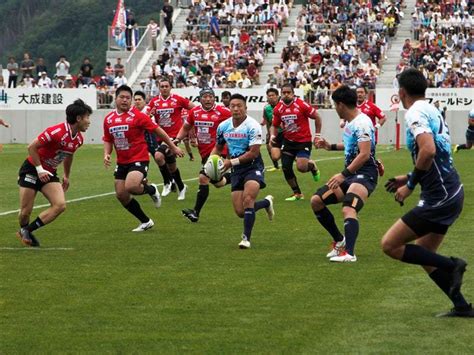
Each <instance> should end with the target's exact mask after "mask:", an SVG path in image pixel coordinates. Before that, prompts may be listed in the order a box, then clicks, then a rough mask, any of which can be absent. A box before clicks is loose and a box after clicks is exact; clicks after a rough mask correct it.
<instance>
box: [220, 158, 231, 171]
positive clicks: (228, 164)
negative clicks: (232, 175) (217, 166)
mask: <svg viewBox="0 0 474 355" xmlns="http://www.w3.org/2000/svg"><path fill="white" fill-rule="evenodd" d="M230 168H232V163H231V162H230V159H224V165H223V167H222V171H227V170H229V169H230Z"/></svg>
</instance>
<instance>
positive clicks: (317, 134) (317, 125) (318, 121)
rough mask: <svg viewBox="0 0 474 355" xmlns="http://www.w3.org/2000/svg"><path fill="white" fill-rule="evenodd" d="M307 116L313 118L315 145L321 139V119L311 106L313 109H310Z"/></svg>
mask: <svg viewBox="0 0 474 355" xmlns="http://www.w3.org/2000/svg"><path fill="white" fill-rule="evenodd" d="M309 117H310V118H311V119H313V120H314V132H315V135H314V144H315V145H316V144H317V143H318V142H319V141H320V140H321V126H322V120H321V116H320V115H319V113H318V111H317V110H316V109H315V108H313V111H311V113H310V115H309Z"/></svg>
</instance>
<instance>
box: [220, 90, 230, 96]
mask: <svg viewBox="0 0 474 355" xmlns="http://www.w3.org/2000/svg"><path fill="white" fill-rule="evenodd" d="M224 96H229V97H230V96H232V94H231V93H230V91H222V93H221V97H224Z"/></svg>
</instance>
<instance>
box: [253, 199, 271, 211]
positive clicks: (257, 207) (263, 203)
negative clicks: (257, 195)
mask: <svg viewBox="0 0 474 355" xmlns="http://www.w3.org/2000/svg"><path fill="white" fill-rule="evenodd" d="M267 207H270V201H268V200H267V199H266V198H264V199H263V200H260V201H256V202H255V206H254V209H255V211H258V210H261V209H262V208H267Z"/></svg>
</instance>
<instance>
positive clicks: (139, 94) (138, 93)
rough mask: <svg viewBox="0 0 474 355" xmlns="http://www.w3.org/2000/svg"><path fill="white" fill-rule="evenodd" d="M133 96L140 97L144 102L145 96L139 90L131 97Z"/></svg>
mask: <svg viewBox="0 0 474 355" xmlns="http://www.w3.org/2000/svg"><path fill="white" fill-rule="evenodd" d="M135 96H141V97H142V98H143V100H146V95H145V93H144V92H143V91H140V90H137V91H135V94H133V97H135Z"/></svg>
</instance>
